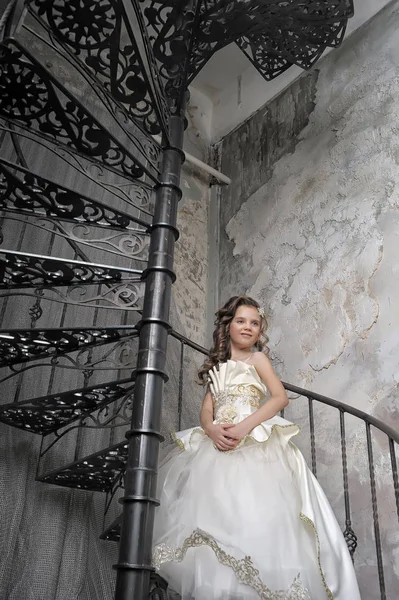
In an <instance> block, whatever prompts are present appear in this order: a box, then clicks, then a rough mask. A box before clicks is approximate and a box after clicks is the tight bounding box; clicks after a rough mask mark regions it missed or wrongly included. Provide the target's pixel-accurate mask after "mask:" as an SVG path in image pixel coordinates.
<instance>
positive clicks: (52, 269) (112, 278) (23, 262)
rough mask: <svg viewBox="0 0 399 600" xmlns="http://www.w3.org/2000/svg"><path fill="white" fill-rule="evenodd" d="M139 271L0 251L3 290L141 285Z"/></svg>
mask: <svg viewBox="0 0 399 600" xmlns="http://www.w3.org/2000/svg"><path fill="white" fill-rule="evenodd" d="M141 274H142V272H141V271H140V270H138V269H126V268H123V267H107V266H105V265H97V264H95V263H86V262H82V261H76V260H66V259H62V258H58V259H54V258H52V257H51V256H40V255H35V254H24V253H22V252H16V251H11V250H0V289H10V288H29V287H42V286H51V287H58V286H76V285H77V284H79V283H81V284H84V285H92V284H100V283H110V284H112V283H125V284H128V283H132V282H139V281H140V278H141Z"/></svg>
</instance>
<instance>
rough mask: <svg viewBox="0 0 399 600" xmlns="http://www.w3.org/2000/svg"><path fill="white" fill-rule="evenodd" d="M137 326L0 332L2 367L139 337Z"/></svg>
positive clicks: (0, 365) (0, 363) (7, 330)
mask: <svg viewBox="0 0 399 600" xmlns="http://www.w3.org/2000/svg"><path fill="white" fill-rule="evenodd" d="M137 335H138V331H137V330H136V328H135V327H134V325H125V326H123V325H121V326H119V327H97V328H94V327H88V328H85V327H68V328H65V329H57V328H53V329H50V328H46V329H5V330H0V367H7V366H11V365H15V364H18V363H23V362H27V361H30V360H35V359H40V358H44V357H48V356H53V355H57V356H59V355H63V354H67V353H69V352H76V351H78V350H81V349H82V348H90V347H93V346H101V345H104V344H110V343H113V342H117V341H119V340H123V339H126V338H130V339H131V338H132V337H137Z"/></svg>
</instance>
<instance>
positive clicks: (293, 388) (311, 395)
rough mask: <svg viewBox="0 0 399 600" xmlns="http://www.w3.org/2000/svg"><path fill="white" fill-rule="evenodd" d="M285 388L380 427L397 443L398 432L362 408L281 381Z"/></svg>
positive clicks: (398, 439) (398, 438) (398, 441)
mask: <svg viewBox="0 0 399 600" xmlns="http://www.w3.org/2000/svg"><path fill="white" fill-rule="evenodd" d="M282 384H283V386H284V387H285V389H286V390H287V391H289V392H293V393H294V394H298V395H300V396H305V397H306V398H311V399H312V400H316V401H317V402H322V403H323V404H327V405H328V406H332V407H333V408H337V409H338V410H340V411H342V412H347V413H349V414H351V415H353V416H354V417H357V418H359V419H362V420H363V421H365V422H366V423H369V424H370V425H373V427H376V428H377V429H380V431H382V432H383V433H385V434H386V435H387V436H388V437H390V438H392V439H393V441H394V442H396V443H397V444H399V432H398V431H395V429H393V428H392V427H390V426H389V425H386V423H384V422H383V421H381V420H380V419H377V418H376V417H373V416H372V415H369V414H368V413H366V412H364V411H363V410H359V409H358V408H355V407H353V406H350V405H349V404H345V403H344V402H340V401H339V400H334V398H329V397H328V396H323V395H322V394H317V393H316V392H311V391H310V390H305V389H304V388H300V387H298V386H296V385H292V384H291V383H285V382H284V381H283V382H282Z"/></svg>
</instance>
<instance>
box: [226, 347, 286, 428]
mask: <svg viewBox="0 0 399 600" xmlns="http://www.w3.org/2000/svg"><path fill="white" fill-rule="evenodd" d="M251 362H252V364H253V365H254V366H255V368H256V370H257V372H258V375H259V376H260V378H261V379H262V381H263V383H264V384H265V385H266V387H267V389H268V390H269V392H270V398H269V400H268V401H267V402H265V404H264V405H263V406H261V407H260V408H258V410H257V411H256V412H254V413H253V414H252V415H249V416H248V417H247V418H246V419H244V420H243V421H241V423H238V424H237V425H235V426H234V427H233V428H232V429H230V430H229V435H231V436H232V437H235V438H236V439H242V438H243V437H245V436H246V435H248V434H249V432H250V431H252V429H254V428H255V427H257V426H258V425H260V424H261V423H262V422H263V421H267V420H268V419H271V418H272V417H275V416H276V415H277V414H278V413H279V412H280V410H282V409H283V408H285V407H286V406H287V404H288V398H287V394H286V392H285V389H284V387H283V384H282V383H281V381H280V380H279V378H278V377H277V375H276V373H275V372H274V370H273V367H272V365H271V363H270V360H269V359H268V358H267V356H265V355H264V354H263V353H262V352H255V353H254V354H253V356H252V361H251Z"/></svg>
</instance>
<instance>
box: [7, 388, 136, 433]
mask: <svg viewBox="0 0 399 600" xmlns="http://www.w3.org/2000/svg"><path fill="white" fill-rule="evenodd" d="M126 383H130V384H131V383H132V379H131V378H129V379H121V380H120V381H115V382H109V383H103V384H98V385H92V386H90V387H86V388H79V389H75V390H70V391H68V392H62V393H60V394H51V395H49V396H42V397H40V398H34V399H32V400H26V401H24V402H13V403H12V404H6V405H4V406H0V421H2V422H3V423H7V425H11V426H12V427H17V428H19V429H25V430H26V431H32V432H33V433H38V434H43V435H46V434H49V433H52V432H54V431H56V430H57V429H60V428H61V427H64V426H65V425H68V424H69V423H73V422H74V421H76V420H77V419H80V418H81V417H83V416H84V415H85V414H90V413H91V412H93V411H95V410H98V409H100V408H104V407H105V406H107V405H108V404H110V403H111V402H114V401H115V400H118V399H120V398H122V397H123V396H124V395H126V394H128V393H131V389H132V385H131V386H128V387H127V388H125V387H123V385H124V384H126Z"/></svg>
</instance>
